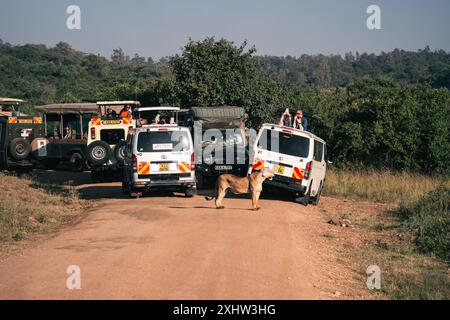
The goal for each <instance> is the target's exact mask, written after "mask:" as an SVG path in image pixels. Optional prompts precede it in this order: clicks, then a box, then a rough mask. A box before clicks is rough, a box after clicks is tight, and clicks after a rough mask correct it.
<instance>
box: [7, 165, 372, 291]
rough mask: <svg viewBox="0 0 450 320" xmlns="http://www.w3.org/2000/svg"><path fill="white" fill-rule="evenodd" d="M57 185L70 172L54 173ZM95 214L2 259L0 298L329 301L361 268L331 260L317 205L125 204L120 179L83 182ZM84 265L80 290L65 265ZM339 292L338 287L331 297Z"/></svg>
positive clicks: (168, 199) (275, 200)
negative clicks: (255, 208)
mask: <svg viewBox="0 0 450 320" xmlns="http://www.w3.org/2000/svg"><path fill="white" fill-rule="evenodd" d="M54 175H55V176H54V177H50V179H54V180H55V181H58V182H63V180H64V179H70V176H67V175H64V174H62V175H59V174H54ZM87 181H88V179H87V178H86V177H82V178H81V179H78V181H76V182H78V184H79V186H78V188H79V189H80V192H81V194H82V195H83V196H84V197H86V198H90V199H95V200H93V201H95V208H94V209H93V210H91V211H90V212H89V213H88V214H87V215H86V218H84V219H83V220H82V221H81V222H80V223H78V224H76V225H74V226H72V227H68V228H65V229H64V230H62V231H61V232H59V233H58V234H57V235H56V236H52V237H46V239H42V240H39V241H38V242H37V243H35V244H33V245H32V246H31V247H30V248H26V249H24V250H23V251H22V252H20V253H18V254H14V255H12V256H9V257H8V258H6V259H4V260H3V261H0V298H1V299H10V298H14V299H15V298H19V299H36V298H37V299H44V298H50V299H56V298H57V299H59V298H61V299H72V298H73V299H90V298H93V299H103V298H106V299H111V298H112V299H122V298H123V299H139V298H142V299H329V298H337V297H338V298H352V297H358V293H355V291H356V292H358V291H359V290H360V289H361V288H363V286H364V283H363V281H361V283H360V284H358V285H357V287H358V288H356V289H354V288H352V289H351V290H350V289H349V288H347V289H346V286H348V283H347V284H346V279H349V278H355V277H356V278H358V277H359V272H358V271H355V270H352V269H351V267H346V266H345V265H343V264H342V262H338V257H337V256H336V253H335V250H334V248H333V246H334V243H333V241H330V240H329V239H327V238H326V237H324V236H323V234H324V232H327V230H329V229H330V228H338V227H335V226H330V225H329V224H327V223H326V217H324V214H323V211H324V210H323V208H324V207H327V208H328V207H330V206H334V204H333V202H334V201H336V200H334V199H330V198H323V199H322V203H321V205H319V206H317V207H314V206H308V207H303V206H301V205H299V204H296V203H293V202H289V201H287V199H283V198H282V197H276V196H271V195H269V196H266V197H265V198H263V199H262V200H261V202H260V205H261V207H262V209H261V210H260V211H259V212H257V213H255V212H252V211H249V210H248V209H249V208H250V200H249V199H246V198H232V199H231V198H226V199H225V200H224V205H225V206H226V209H224V210H215V209H214V203H213V202H207V201H205V200H204V198H203V197H201V196H197V197H195V198H192V199H186V198H184V197H181V196H177V195H171V194H159V195H151V196H147V197H145V198H141V199H138V200H133V199H128V198H125V197H124V196H123V195H122V194H121V190H120V186H119V183H106V184H97V185H90V184H83V183H87ZM69 265H78V266H79V267H80V268H81V286H82V289H81V290H68V289H67V288H66V279H67V277H68V275H67V274H66V268H67V266H69ZM337 291H339V292H338V293H337Z"/></svg>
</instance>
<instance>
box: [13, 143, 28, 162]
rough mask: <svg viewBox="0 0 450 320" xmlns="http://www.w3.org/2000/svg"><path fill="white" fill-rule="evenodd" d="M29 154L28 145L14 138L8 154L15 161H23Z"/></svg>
mask: <svg viewBox="0 0 450 320" xmlns="http://www.w3.org/2000/svg"><path fill="white" fill-rule="evenodd" d="M30 152H31V145H30V143H29V142H28V141H27V140H25V139H23V138H15V139H13V140H12V141H11V143H10V145H9V154H10V155H11V157H12V158H13V159H15V160H17V161H21V160H25V159H26V158H27V157H28V156H29V155H30Z"/></svg>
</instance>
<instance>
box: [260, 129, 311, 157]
mask: <svg viewBox="0 0 450 320" xmlns="http://www.w3.org/2000/svg"><path fill="white" fill-rule="evenodd" d="M258 147H259V148H261V149H264V150H268V151H273V152H278V153H282V154H286V155H290V156H294V157H300V158H307V157H308V155H309V138H306V137H302V136H297V135H293V134H289V133H284V132H279V131H275V130H268V129H264V131H263V132H262V133H261V136H260V138H259V140H258Z"/></svg>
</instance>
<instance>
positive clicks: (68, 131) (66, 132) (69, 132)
mask: <svg viewBox="0 0 450 320" xmlns="http://www.w3.org/2000/svg"><path fill="white" fill-rule="evenodd" d="M71 138H72V129H71V128H70V127H66V128H65V129H64V137H63V139H71Z"/></svg>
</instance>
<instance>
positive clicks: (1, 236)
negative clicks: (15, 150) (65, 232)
mask: <svg viewBox="0 0 450 320" xmlns="http://www.w3.org/2000/svg"><path fill="white" fill-rule="evenodd" d="M87 207H89V203H88V202H87V201H85V200H81V199H79V197H78V193H77V191H76V190H75V188H74V187H73V186H69V185H66V186H58V185H48V184H40V183H38V182H36V181H33V180H31V179H28V178H18V177H15V176H10V175H5V174H2V173H0V242H3V243H7V242H16V241H20V240H23V239H27V238H29V237H30V236H31V235H33V234H39V233H45V232H51V231H54V230H56V228H58V227H59V226H61V225H64V224H67V223H69V222H71V221H73V220H74V218H76V217H77V216H79V214H80V213H81V212H82V211H83V210H85V209H86V208H87Z"/></svg>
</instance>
